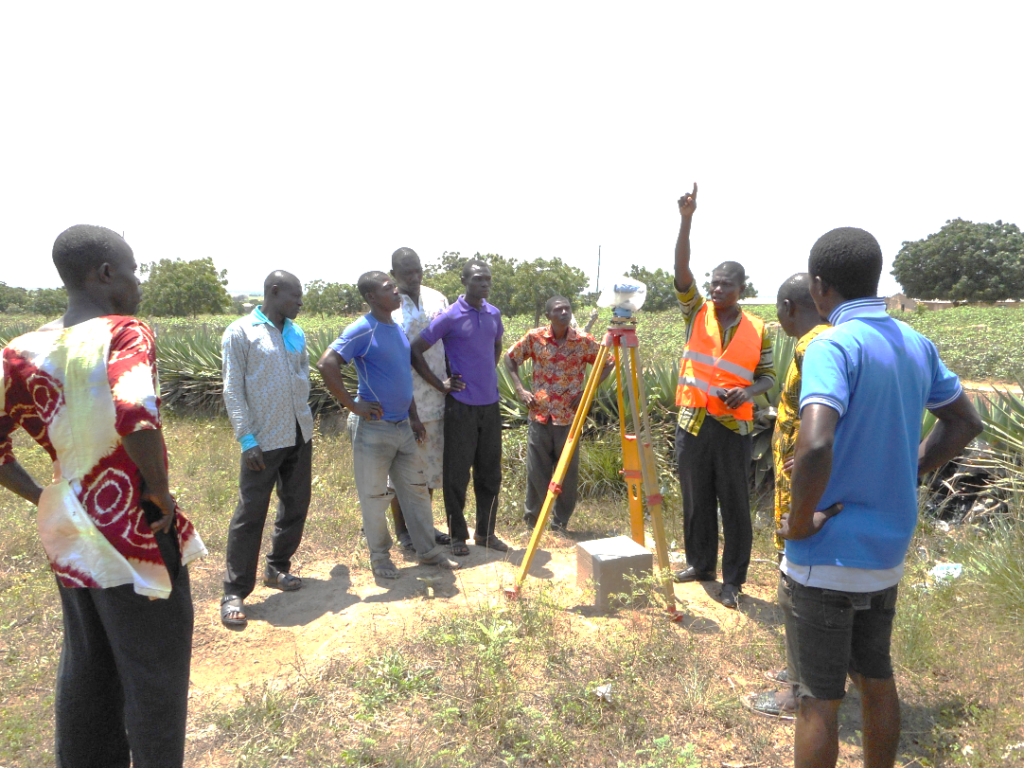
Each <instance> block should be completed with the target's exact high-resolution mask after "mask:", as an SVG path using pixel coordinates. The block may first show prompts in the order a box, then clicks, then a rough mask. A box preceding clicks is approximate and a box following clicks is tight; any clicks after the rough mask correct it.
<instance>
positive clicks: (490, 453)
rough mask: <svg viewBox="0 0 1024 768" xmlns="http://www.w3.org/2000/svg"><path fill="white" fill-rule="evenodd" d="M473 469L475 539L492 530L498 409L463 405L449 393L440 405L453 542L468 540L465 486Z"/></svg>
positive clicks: (497, 469)
mask: <svg viewBox="0 0 1024 768" xmlns="http://www.w3.org/2000/svg"><path fill="white" fill-rule="evenodd" d="M470 468H472V470H473V493H474V494H475V495H476V533H475V536H476V538H477V539H485V538H487V537H488V536H490V535H491V534H493V533H494V522H495V519H496V516H497V514H498V491H500V490H501V411H500V410H499V409H498V404H497V403H493V404H491V405H466V404H465V403H460V402H459V401H458V400H456V399H455V398H454V397H452V396H451V395H448V397H446V398H445V404H444V469H443V475H444V476H443V478H442V480H441V485H442V489H443V490H444V511H445V515H446V516H447V517H448V533H449V534H450V535H451V537H452V539H453V540H455V541H466V540H467V539H469V527H468V526H467V525H466V515H465V509H466V489H467V488H468V487H469V470H470Z"/></svg>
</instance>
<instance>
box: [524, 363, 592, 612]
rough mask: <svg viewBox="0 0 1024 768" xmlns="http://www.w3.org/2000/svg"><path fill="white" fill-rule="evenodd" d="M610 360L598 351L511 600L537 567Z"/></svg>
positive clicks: (534, 528)
mask: <svg viewBox="0 0 1024 768" xmlns="http://www.w3.org/2000/svg"><path fill="white" fill-rule="evenodd" d="M607 356H608V348H607V347H601V348H600V349H599V350H598V351H597V358H596V359H595V360H594V365H593V367H592V368H591V369H590V377H589V378H588V379H587V384H586V386H585V387H584V388H583V397H582V398H581V400H580V404H579V406H577V408H576V415H575V416H573V420H572V426H571V427H570V428H569V435H568V436H567V437H566V438H565V445H564V446H563V447H562V454H561V456H559V457H558V464H557V465H556V466H555V472H554V474H553V475H552V476H551V483H550V484H549V485H548V492H547V495H546V496H545V497H544V504H543V505H542V506H541V508H540V514H539V515H538V516H537V524H536V525H534V527H533V534H532V535H531V536H530V543H529V544H528V545H527V547H526V554H525V555H524V556H523V562H522V565H520V566H519V573H518V574H516V582H515V586H514V587H513V588H512V589H511V590H508V591H507V593H506V594H508V596H509V597H516V596H518V594H519V590H520V588H521V587H522V586H523V582H524V581H525V580H526V574H527V573H529V571H530V565H531V564H532V563H533V556H534V555H535V554H536V552H537V546H538V544H539V543H540V537H541V536H543V535H544V530H545V528H547V524H548V517H550V515H551V507H552V506H554V504H555V499H556V498H557V497H558V495H559V494H560V493H561V492H562V481H563V480H564V479H565V473H566V471H567V470H568V468H569V462H570V461H571V460H572V455H573V453H575V452H576V447H577V445H578V444H579V441H580V435H581V434H582V432H583V424H584V423H585V422H586V420H587V414H588V413H589V412H590V406H591V404H592V403H593V402H594V395H595V394H596V393H597V385H598V384H599V383H600V381H601V371H602V370H603V369H604V361H605V359H606V358H607Z"/></svg>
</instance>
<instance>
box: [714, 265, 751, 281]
mask: <svg viewBox="0 0 1024 768" xmlns="http://www.w3.org/2000/svg"><path fill="white" fill-rule="evenodd" d="M711 271H712V272H725V273H726V274H727V275H730V276H731V277H735V278H736V281H737V282H739V283H742V284H746V282H747V270H745V269H744V268H743V265H742V264H740V263H739V262H738V261H723V262H722V263H721V264H719V265H718V266H717V267H715V268H714V269H713V270H711Z"/></svg>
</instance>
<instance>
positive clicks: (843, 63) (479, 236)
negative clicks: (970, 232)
mask: <svg viewBox="0 0 1024 768" xmlns="http://www.w3.org/2000/svg"><path fill="white" fill-rule="evenodd" d="M1022 22H1024V3H1015V2H1000V3H986V2H974V3H962V2H959V3H940V2H920V3H910V2H902V3H901V2H894V0H888V1H887V2H881V3H873V2H860V3H856V4H852V3H842V4H840V3H823V2H814V3H799V4H797V3H784V2H783V3H764V2H757V3H744V2H733V3H711V2H707V3H692V2H680V1H678V0H677V1H675V2H665V3H629V4H627V3H614V4H612V3H596V2H588V3H584V2H551V1H550V0H549V1H548V2H543V3H539V2H538V3H533V2H518V3H501V4H498V3H486V2H472V3H445V2H431V3H423V2H417V3H401V2H389V3H358V4H357V3H340V2H335V3H316V2H310V3H258V2H246V3H210V2H204V3H191V2H177V3H173V4H170V3H163V4H155V3H139V2H131V3H120V4H118V3H103V2H89V3H79V2H76V3H13V2H10V3H5V4H3V6H2V10H0V68H2V71H3V73H4V75H3V78H2V80H0V109H2V121H0V126H2V131H3V137H4V138H3V151H2V160H0V219H2V221H3V224H4V227H3V229H4V231H5V232H6V236H5V238H4V241H3V245H2V246H0V248H2V255H0V262H2V266H0V280H3V281H4V282H6V283H8V284H9V285H21V286H25V287H41V286H53V285H58V284H59V280H58V278H57V274H56V271H55V270H54V268H53V266H52V263H51V261H50V248H51V245H52V243H53V240H54V238H55V237H56V236H57V234H58V233H59V232H61V231H62V230H63V229H65V228H66V227H68V226H70V225H71V224H76V223H92V224H101V225H103V226H107V227H110V228H112V229H115V230H117V231H119V232H121V231H123V232H124V234H125V237H126V239H127V240H128V243H129V244H130V245H131V246H132V247H133V248H134V250H135V255H136V258H137V259H138V260H139V261H140V262H147V261H153V260H156V259H161V258H183V259H193V258H200V257H204V256H212V257H213V259H214V261H215V262H216V264H217V266H218V267H219V268H226V269H227V270H228V279H229V284H230V287H231V288H232V289H248V288H258V287H259V286H260V285H261V284H262V281H263V277H264V276H265V275H266V273H267V272H269V271H270V270H272V269H279V268H283V269H288V270H290V271H292V272H295V273H296V274H297V275H298V276H299V277H300V279H302V280H303V281H304V282H305V281H309V280H312V279H314V278H322V279H325V280H328V281H341V282H354V281H355V279H356V277H357V276H358V275H359V274H360V273H361V272H363V271H366V270H368V269H378V268H379V269H387V268H388V267H389V266H390V254H391V252H392V251H393V250H394V249H396V248H397V247H399V246H409V247H412V248H414V249H416V250H417V251H418V252H419V254H420V255H421V257H422V258H423V260H424V261H425V262H426V261H431V260H434V259H436V258H437V257H439V256H440V255H441V253H442V252H443V251H445V250H452V251H461V252H462V253H463V254H472V253H474V252H476V251H481V252H484V253H487V252H495V253H501V254H504V255H505V256H510V257H514V258H516V259H527V260H529V259H533V258H536V257H544V258H552V257H556V256H558V257H561V258H562V259H564V260H565V261H567V262H569V263H571V264H574V265H576V266H579V267H581V268H583V269H584V270H586V272H587V273H588V274H589V275H590V276H591V278H592V279H593V278H594V276H595V272H596V262H597V259H596V257H597V249H598V246H599V245H600V246H602V257H603V258H602V267H601V274H602V283H603V284H606V283H607V281H608V280H609V279H610V278H611V277H612V276H613V275H614V274H621V273H622V271H624V270H626V269H628V267H629V265H630V264H631V263H639V264H643V265H645V266H647V267H648V268H651V269H654V268H656V267H663V268H666V269H671V265H672V251H673V244H674V242H675V235H676V232H677V229H678V213H677V210H676V203H675V201H676V198H677V197H678V196H679V195H680V194H681V193H682V192H684V191H687V190H688V189H689V188H690V186H691V184H692V182H693V181H695V180H696V181H697V182H699V184H700V194H699V198H698V202H699V207H698V211H697V214H696V217H695V220H694V233H693V249H694V264H693V266H694V271H695V272H697V273H698V274H702V273H703V272H704V271H707V270H710V269H711V268H712V267H713V266H714V265H715V264H717V263H718V262H720V261H723V260H726V259H735V260H738V261H740V262H742V263H743V264H744V265H745V266H746V267H747V272H748V274H749V275H750V276H751V279H752V280H753V282H754V284H755V285H756V286H757V287H758V289H759V290H760V291H761V295H762V297H765V298H767V299H769V300H771V299H773V298H774V295H775V290H776V289H777V287H778V284H779V283H781V281H782V280H783V279H785V278H786V277H788V276H789V275H790V274H792V273H793V272H797V271H801V270H803V269H805V268H806V256H807V253H808V250H809V249H810V246H811V245H812V244H813V242H814V241H815V239H817V237H818V236H819V235H821V234H822V233H824V232H826V231H827V230H829V229H831V228H833V227H837V226H847V225H850V226H860V227H864V228H865V229H868V230H869V231H871V232H872V233H874V234H875V236H876V237H877V238H878V240H879V241H880V242H881V244H882V248H883V251H884V253H885V254H886V257H887V266H886V273H885V274H883V283H882V290H883V291H884V292H887V293H891V292H893V291H895V290H896V284H895V282H894V280H893V279H892V277H891V276H889V275H888V274H887V272H888V270H889V269H891V262H892V258H893V257H894V256H895V254H896V253H897V252H898V250H899V248H900V244H901V242H902V241H904V240H914V239H918V238H921V237H924V236H926V235H928V234H930V233H932V232H935V231H937V230H938V229H939V228H940V227H941V226H942V225H943V224H944V223H945V221H946V220H947V219H950V218H955V217H958V216H959V217H963V218H967V219H971V220H974V221H994V220H996V219H1002V220H1004V221H1012V222H1015V223H1017V224H1018V225H1024V161H1022V152H1024V149H1022V144H1024V143H1022V141H1021V118H1022V107H1021V99H1020V94H1021V90H1020V89H1021V83H1022V75H1024V67H1022V65H1021V60H1020V43H1019V41H1020V37H1021V34H1022V31H1024V30H1022Z"/></svg>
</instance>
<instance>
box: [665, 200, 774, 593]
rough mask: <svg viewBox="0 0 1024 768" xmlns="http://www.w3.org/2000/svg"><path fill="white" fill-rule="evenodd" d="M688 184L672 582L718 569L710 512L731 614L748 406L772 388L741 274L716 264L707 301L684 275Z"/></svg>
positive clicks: (743, 504)
mask: <svg viewBox="0 0 1024 768" xmlns="http://www.w3.org/2000/svg"><path fill="white" fill-rule="evenodd" d="M696 210H697V185H696V184H694V185H693V192H692V193H691V194H688V195H683V196H682V197H681V198H679V215H680V218H681V223H680V226H679V237H678V239H677V240H676V261H675V289H676V298H677V299H678V300H679V306H680V308H681V309H682V311H683V318H684V319H685V320H686V347H685V349H684V350H683V363H682V369H681V370H680V372H679V387H678V389H677V390H676V405H679V406H681V407H680V409H679V423H678V424H677V426H676V471H677V473H678V475H679V485H680V488H681V490H682V496H683V515H684V522H683V537H684V541H685V544H686V564H687V567H686V568H685V569H683V570H680V571H676V573H675V579H676V581H679V582H687V581H713V580H714V578H715V572H716V567H717V563H718V509H719V507H720V508H721V513H722V529H723V532H724V534H725V546H724V548H723V549H722V592H721V600H722V605H724V606H725V607H726V608H738V607H739V593H740V589H741V588H742V587H743V583H744V582H745V581H746V580H747V568H748V567H749V565H750V548H751V546H752V544H753V538H754V533H753V526H752V525H751V521H750V498H749V495H748V492H747V473H748V472H749V468H750V432H751V430H752V428H753V425H754V398H755V397H756V396H757V395H760V394H763V393H765V392H767V391H768V390H769V389H771V387H772V385H773V384H774V383H775V371H774V367H773V362H772V340H771V338H769V336H768V335H767V334H766V333H765V330H764V323H763V322H762V321H761V319H760V318H758V317H756V316H754V315H751V314H748V313H747V312H744V311H743V310H742V309H741V308H740V306H739V303H738V302H739V299H740V294H742V293H743V289H744V287H745V286H746V272H745V271H744V269H743V267H742V265H740V264H737V263H736V262H735V261H726V262H722V263H721V264H719V265H718V266H717V267H715V269H714V271H713V272H712V273H711V295H710V296H709V297H708V298H709V299H710V301H708V300H705V298H704V297H703V296H701V295H700V293H699V292H698V291H697V282H696V280H695V279H694V276H693V272H692V271H691V270H690V224H691V223H692V221H693V214H694V211H696Z"/></svg>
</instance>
